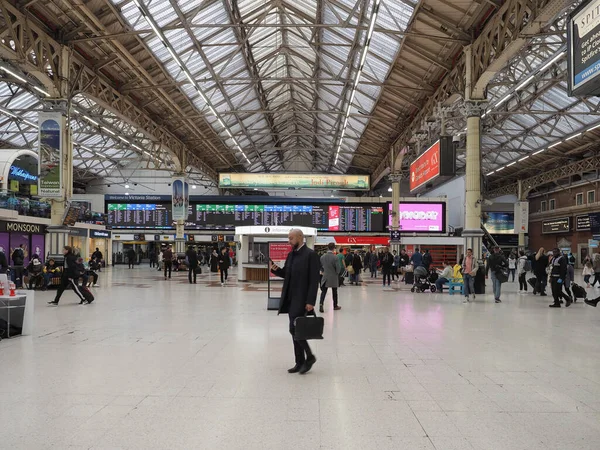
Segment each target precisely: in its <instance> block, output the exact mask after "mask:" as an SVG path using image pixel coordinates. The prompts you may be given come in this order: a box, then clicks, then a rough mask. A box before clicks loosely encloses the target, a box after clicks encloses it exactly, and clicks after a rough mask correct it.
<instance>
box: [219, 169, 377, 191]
mask: <svg viewBox="0 0 600 450" xmlns="http://www.w3.org/2000/svg"><path fill="white" fill-rule="evenodd" d="M370 181H371V180H370V177H369V175H331V174H298V173H221V174H219V187H220V188H228V187H231V188H255V189H344V190H352V191H368V190H369V189H370Z"/></svg>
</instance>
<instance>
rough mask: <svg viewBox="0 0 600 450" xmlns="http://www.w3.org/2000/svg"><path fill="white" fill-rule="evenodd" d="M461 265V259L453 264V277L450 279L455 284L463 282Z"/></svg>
mask: <svg viewBox="0 0 600 450" xmlns="http://www.w3.org/2000/svg"><path fill="white" fill-rule="evenodd" d="M462 263H463V259H462V258H461V259H460V261H459V262H457V263H456V264H454V275H453V277H452V278H453V280H452V281H454V282H455V283H462V282H463V275H462Z"/></svg>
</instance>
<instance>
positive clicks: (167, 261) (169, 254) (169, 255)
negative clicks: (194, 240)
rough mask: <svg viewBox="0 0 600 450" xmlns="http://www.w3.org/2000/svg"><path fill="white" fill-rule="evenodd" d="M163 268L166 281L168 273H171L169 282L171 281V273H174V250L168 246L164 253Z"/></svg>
mask: <svg viewBox="0 0 600 450" xmlns="http://www.w3.org/2000/svg"><path fill="white" fill-rule="evenodd" d="M162 257H163V266H164V269H165V280H166V279H167V272H168V273H169V280H170V279H171V272H172V271H173V250H171V246H170V245H167V247H166V248H165V250H164V251H163V253H162Z"/></svg>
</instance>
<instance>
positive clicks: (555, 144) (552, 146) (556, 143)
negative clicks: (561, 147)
mask: <svg viewBox="0 0 600 450" xmlns="http://www.w3.org/2000/svg"><path fill="white" fill-rule="evenodd" d="M562 142H563V141H558V142H555V143H554V144H552V145H551V146H549V147H548V148H554V147H556V146H557V145H558V144H562Z"/></svg>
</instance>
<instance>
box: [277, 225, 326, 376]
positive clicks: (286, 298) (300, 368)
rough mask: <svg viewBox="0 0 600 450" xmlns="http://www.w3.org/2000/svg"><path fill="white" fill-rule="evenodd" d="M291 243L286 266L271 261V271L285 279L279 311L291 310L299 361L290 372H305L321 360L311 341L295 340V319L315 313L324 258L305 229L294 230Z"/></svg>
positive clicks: (295, 347) (292, 329)
mask: <svg viewBox="0 0 600 450" xmlns="http://www.w3.org/2000/svg"><path fill="white" fill-rule="evenodd" d="M288 242H289V243H290V245H291V246H292V251H291V252H290V253H289V254H288V256H287V259H286V260H285V265H284V267H283V268H280V267H279V266H277V265H276V264H274V263H271V272H272V273H274V274H275V275H277V276H278V277H280V278H283V280H284V281H283V290H282V291H281V301H280V304H279V312H278V314H284V313H287V314H288V316H289V330H290V334H291V335H292V340H293V342H294V356H295V361H296V365H295V366H294V367H292V368H291V369H288V373H300V374H302V375H303V374H305V373H307V372H308V371H309V370H310V369H311V368H312V366H313V365H314V364H315V363H316V362H317V358H316V357H315V355H314V354H313V352H312V350H311V348H310V346H309V345H308V341H305V340H296V339H294V336H295V334H296V325H295V320H296V318H298V317H301V316H304V315H306V314H309V313H311V312H312V313H313V314H314V307H315V304H316V301H317V291H318V289H319V272H320V266H321V261H320V260H319V255H317V254H316V253H315V252H314V251H313V250H311V249H309V248H308V247H307V246H306V245H305V244H304V233H302V230H297V229H292V230H290V232H289V234H288Z"/></svg>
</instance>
